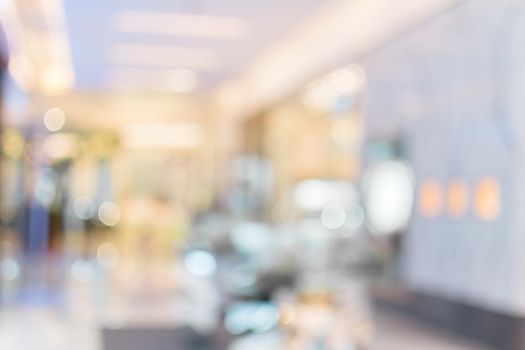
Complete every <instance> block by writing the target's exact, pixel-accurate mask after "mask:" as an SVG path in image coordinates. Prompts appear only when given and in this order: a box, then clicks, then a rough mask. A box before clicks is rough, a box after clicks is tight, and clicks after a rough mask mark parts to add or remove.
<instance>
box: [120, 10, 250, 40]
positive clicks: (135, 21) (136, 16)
mask: <svg viewBox="0 0 525 350" xmlns="http://www.w3.org/2000/svg"><path fill="white" fill-rule="evenodd" d="M115 28H116V30H117V31H119V32H124V33H134V34H136V33H139V34H153V35H166V36H189V37H200V38H210V39H224V40H235V39H241V38H244V37H246V36H247V35H248V34H249V32H250V26H249V24H248V22H246V21H245V20H242V19H239V18H231V17H222V16H210V15H193V14H192V15H190V14H180V13H161V12H139V11H125V12H121V13H119V14H118V15H117V17H116V19H115Z"/></svg>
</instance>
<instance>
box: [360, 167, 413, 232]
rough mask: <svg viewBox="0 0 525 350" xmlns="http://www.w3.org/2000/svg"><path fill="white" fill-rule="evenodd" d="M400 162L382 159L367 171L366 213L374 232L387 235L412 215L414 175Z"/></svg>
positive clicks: (404, 223)
mask: <svg viewBox="0 0 525 350" xmlns="http://www.w3.org/2000/svg"><path fill="white" fill-rule="evenodd" d="M413 177H414V176H413V172H412V170H411V169H410V168H409V167H408V166H407V165H406V164H404V163H403V162H400V161H392V160H389V161H385V162H382V163H379V164H378V165H377V166H375V167H374V168H372V170H371V171H370V172H369V173H367V174H366V188H365V196H366V197H365V198H366V214H367V224H368V227H369V229H370V230H371V231H372V233H374V234H378V235H388V234H393V233H396V232H399V231H400V230H403V229H404V228H405V227H406V225H407V224H408V222H409V220H410V217H411V215H412V207H413V202H414V191H415V189H414V178H413Z"/></svg>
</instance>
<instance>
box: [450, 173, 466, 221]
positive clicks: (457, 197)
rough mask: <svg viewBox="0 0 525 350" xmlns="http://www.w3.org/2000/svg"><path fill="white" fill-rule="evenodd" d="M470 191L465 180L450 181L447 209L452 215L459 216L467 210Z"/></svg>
mask: <svg viewBox="0 0 525 350" xmlns="http://www.w3.org/2000/svg"><path fill="white" fill-rule="evenodd" d="M468 197H469V191H468V187H467V184H466V183H465V181H463V180H461V179H454V180H452V181H450V183H449V185H448V192H447V209H448V214H449V215H450V216H451V217H454V218H458V217H461V216H463V215H465V213H466V212H467V209H468Z"/></svg>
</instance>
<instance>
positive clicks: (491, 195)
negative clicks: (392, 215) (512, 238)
mask: <svg viewBox="0 0 525 350" xmlns="http://www.w3.org/2000/svg"><path fill="white" fill-rule="evenodd" d="M500 212H501V188H500V184H499V181H498V180H497V179H496V178H493V177H485V178H482V179H480V180H479V181H478V182H477V183H476V187H475V191H474V213H475V214H476V216H477V217H478V218H479V219H481V220H483V221H493V220H495V219H497V218H498V216H499V214H500Z"/></svg>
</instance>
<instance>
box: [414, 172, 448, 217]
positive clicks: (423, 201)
mask: <svg viewBox="0 0 525 350" xmlns="http://www.w3.org/2000/svg"><path fill="white" fill-rule="evenodd" d="M419 210H420V212H421V214H423V216H425V217H426V218H428V219H433V218H436V217H438V216H439V215H440V214H441V211H442V210H443V189H442V187H441V184H440V183H439V181H438V180H436V179H427V180H425V181H423V183H422V184H421V187H420V188H419Z"/></svg>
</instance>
